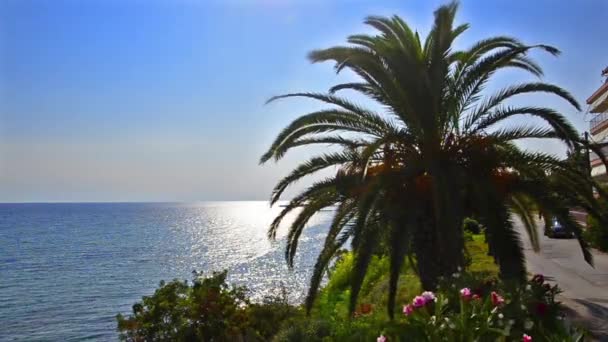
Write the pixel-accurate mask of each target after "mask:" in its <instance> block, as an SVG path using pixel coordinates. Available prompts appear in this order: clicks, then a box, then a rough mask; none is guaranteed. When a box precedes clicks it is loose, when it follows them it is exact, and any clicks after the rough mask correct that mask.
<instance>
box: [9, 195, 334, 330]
mask: <svg viewBox="0 0 608 342" xmlns="http://www.w3.org/2000/svg"><path fill="white" fill-rule="evenodd" d="M280 209H281V208H280V207H275V208H272V209H271V208H269V206H268V203H267V202H203V203H192V204H177V203H175V204H173V203H168V204H157V203H155V204H151V203H111V204H110V203H107V204H106V203H104V204H97V203H95V204H93V203H86V204H76V203H73V204H65V203H61V204H0V341H83V340H96V341H113V340H117V333H116V331H115V329H116V324H115V315H116V314H117V313H119V312H120V313H129V312H130V310H131V305H132V304H133V303H134V302H135V301H137V300H139V299H140V298H141V296H142V295H148V294H151V293H153V291H154V289H155V288H156V287H157V286H158V282H159V281H160V280H161V279H165V280H171V279H174V278H179V279H190V278H191V273H192V270H194V269H196V270H202V271H209V272H210V271H211V270H222V269H228V270H229V276H230V280H231V281H232V282H233V283H236V284H241V285H246V286H248V287H249V288H250V290H251V294H252V296H253V297H254V298H258V299H259V298H261V297H263V296H264V295H266V294H269V293H271V292H272V289H273V288H278V287H280V285H281V283H283V284H284V285H285V286H286V288H287V289H288V291H289V294H290V299H291V300H292V301H294V302H296V301H299V300H301V299H302V297H303V295H304V293H305V290H306V286H307V282H308V277H309V272H310V269H311V267H312V265H313V264H314V260H315V258H316V255H317V254H318V252H319V250H320V246H321V245H322V241H323V238H324V233H325V232H326V229H327V222H328V220H329V218H330V214H331V213H329V212H325V213H320V214H319V215H317V217H315V218H314V220H313V221H312V222H310V223H309V227H308V229H306V230H305V232H304V234H303V236H302V238H301V239H300V244H299V246H300V247H299V251H300V253H299V256H298V258H297V262H296V265H297V266H296V268H295V269H294V270H293V271H289V270H288V269H287V267H286V265H285V261H284V259H283V251H284V233H285V229H283V230H282V232H281V233H282V234H279V238H278V240H277V241H276V242H271V241H268V239H267V238H266V229H267V227H268V225H269V223H270V222H271V221H272V219H273V218H274V216H275V215H276V214H277V213H278V212H279V211H280ZM290 219H293V218H290ZM288 221H289V220H288ZM287 223H288V222H287Z"/></svg>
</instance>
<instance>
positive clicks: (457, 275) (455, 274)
mask: <svg viewBox="0 0 608 342" xmlns="http://www.w3.org/2000/svg"><path fill="white" fill-rule="evenodd" d="M452 277H454V278H458V277H460V273H454V274H452Z"/></svg>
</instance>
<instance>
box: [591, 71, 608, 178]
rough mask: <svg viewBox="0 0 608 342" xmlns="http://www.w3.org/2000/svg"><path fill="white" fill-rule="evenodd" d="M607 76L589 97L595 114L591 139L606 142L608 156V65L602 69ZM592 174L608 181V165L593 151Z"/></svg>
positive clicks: (605, 147)
mask: <svg viewBox="0 0 608 342" xmlns="http://www.w3.org/2000/svg"><path fill="white" fill-rule="evenodd" d="M602 76H604V77H606V80H605V82H604V84H602V86H601V87H599V89H597V90H596V91H595V92H594V93H593V95H591V96H590V97H589V98H588V99H587V104H588V105H589V113H591V114H592V115H593V118H592V119H591V123H590V127H589V131H590V133H591V140H592V141H593V142H595V143H602V144H605V145H604V146H602V151H603V152H604V156H605V157H607V158H608V67H607V68H606V69H604V70H603V71H602ZM589 158H590V163H591V175H592V176H593V177H597V178H599V179H600V180H602V181H608V175H607V174H606V167H605V166H604V165H603V164H602V161H601V160H600V159H599V157H598V156H597V155H596V154H595V153H591V154H590V156H589Z"/></svg>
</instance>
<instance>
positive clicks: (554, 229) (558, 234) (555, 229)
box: [548, 218, 574, 239]
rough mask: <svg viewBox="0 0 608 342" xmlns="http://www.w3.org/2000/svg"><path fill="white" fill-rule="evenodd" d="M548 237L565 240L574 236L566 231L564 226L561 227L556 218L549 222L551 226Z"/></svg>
mask: <svg viewBox="0 0 608 342" xmlns="http://www.w3.org/2000/svg"><path fill="white" fill-rule="evenodd" d="M548 236H549V237H550V238H566V239H570V238H573V237H574V234H572V232H570V231H568V230H566V228H564V226H562V224H561V223H559V221H558V220H557V219H556V218H553V219H552V220H551V226H550V229H549V234H548Z"/></svg>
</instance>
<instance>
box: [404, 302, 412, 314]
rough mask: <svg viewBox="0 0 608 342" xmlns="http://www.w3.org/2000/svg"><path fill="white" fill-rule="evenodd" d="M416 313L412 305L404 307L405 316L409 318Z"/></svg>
mask: <svg viewBox="0 0 608 342" xmlns="http://www.w3.org/2000/svg"><path fill="white" fill-rule="evenodd" d="M413 313H414V307H413V306H412V305H410V304H408V305H404V306H403V314H404V315H406V316H409V315H411V314H413Z"/></svg>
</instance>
